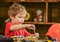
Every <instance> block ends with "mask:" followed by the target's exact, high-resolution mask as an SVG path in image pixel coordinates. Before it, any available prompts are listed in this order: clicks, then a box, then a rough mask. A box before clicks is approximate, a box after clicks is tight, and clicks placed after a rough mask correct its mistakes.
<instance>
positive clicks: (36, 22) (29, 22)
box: [24, 22, 55, 24]
mask: <svg viewBox="0 0 60 42" xmlns="http://www.w3.org/2000/svg"><path fill="white" fill-rule="evenodd" d="M24 23H27V24H55V22H47V23H45V22H24Z"/></svg>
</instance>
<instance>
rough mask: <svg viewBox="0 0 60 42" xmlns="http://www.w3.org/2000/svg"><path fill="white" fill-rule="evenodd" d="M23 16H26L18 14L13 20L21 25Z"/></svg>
mask: <svg viewBox="0 0 60 42" xmlns="http://www.w3.org/2000/svg"><path fill="white" fill-rule="evenodd" d="M25 16H26V14H20V13H18V14H17V15H16V16H15V19H16V20H18V21H19V22H20V23H23V22H24V18H25Z"/></svg>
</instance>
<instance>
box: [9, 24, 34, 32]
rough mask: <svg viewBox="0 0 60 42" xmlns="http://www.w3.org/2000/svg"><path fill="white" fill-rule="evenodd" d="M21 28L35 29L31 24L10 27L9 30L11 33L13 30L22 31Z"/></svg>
mask: <svg viewBox="0 0 60 42" xmlns="http://www.w3.org/2000/svg"><path fill="white" fill-rule="evenodd" d="M22 28H29V29H33V28H35V27H34V25H31V24H19V25H12V26H11V27H10V30H11V31H13V30H18V29H22Z"/></svg>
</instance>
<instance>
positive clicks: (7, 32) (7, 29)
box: [5, 22, 31, 37]
mask: <svg viewBox="0 0 60 42" xmlns="http://www.w3.org/2000/svg"><path fill="white" fill-rule="evenodd" d="M11 25H12V24H11V22H8V23H7V24H6V27H5V36H7V37H11V36H29V35H31V34H30V33H29V32H27V30H26V29H25V28H22V29H19V30H14V31H10V26H11Z"/></svg>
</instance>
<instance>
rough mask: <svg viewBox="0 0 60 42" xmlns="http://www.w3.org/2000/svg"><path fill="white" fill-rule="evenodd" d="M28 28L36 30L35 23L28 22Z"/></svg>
mask: <svg viewBox="0 0 60 42" xmlns="http://www.w3.org/2000/svg"><path fill="white" fill-rule="evenodd" d="M27 28H28V29H32V30H35V25H33V24H27Z"/></svg>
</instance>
